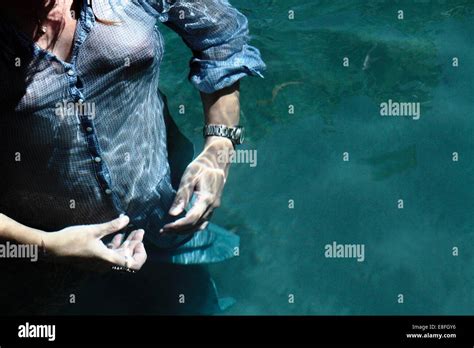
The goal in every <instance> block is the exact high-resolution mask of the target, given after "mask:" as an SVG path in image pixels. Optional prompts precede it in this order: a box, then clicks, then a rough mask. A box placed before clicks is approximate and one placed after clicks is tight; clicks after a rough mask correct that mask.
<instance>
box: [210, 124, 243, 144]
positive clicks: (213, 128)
mask: <svg viewBox="0 0 474 348" xmlns="http://www.w3.org/2000/svg"><path fill="white" fill-rule="evenodd" d="M203 133H204V137H210V136H217V137H224V138H227V139H230V141H232V143H233V144H234V145H240V144H242V143H243V142H244V127H241V126H235V127H228V126H226V125H223V124H208V125H205V126H204V129H203Z"/></svg>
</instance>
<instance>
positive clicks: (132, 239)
mask: <svg viewBox="0 0 474 348" xmlns="http://www.w3.org/2000/svg"><path fill="white" fill-rule="evenodd" d="M144 233H145V231H143V230H135V231H133V232H132V233H130V235H129V236H128V238H127V239H126V240H125V241H124V242H123V243H122V244H121V245H120V247H119V248H116V249H107V248H105V250H101V252H100V255H99V257H101V258H102V259H103V260H104V261H107V262H108V263H110V264H112V265H117V266H122V267H127V268H130V269H133V270H139V269H140V268H141V267H142V266H143V264H144V263H145V261H146V259H147V253H146V250H145V246H144V244H143V236H144Z"/></svg>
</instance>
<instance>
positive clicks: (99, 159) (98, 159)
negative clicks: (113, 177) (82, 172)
mask: <svg viewBox="0 0 474 348" xmlns="http://www.w3.org/2000/svg"><path fill="white" fill-rule="evenodd" d="M94 161H96V162H97V163H99V162H100V161H102V158H100V157H96V158H94Z"/></svg>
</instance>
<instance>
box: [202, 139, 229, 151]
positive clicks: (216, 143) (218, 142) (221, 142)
mask: <svg viewBox="0 0 474 348" xmlns="http://www.w3.org/2000/svg"><path fill="white" fill-rule="evenodd" d="M204 148H205V149H206V148H212V149H217V150H233V149H234V144H233V143H232V140H230V139H228V138H224V137H219V136H208V137H206V140H205V142H204Z"/></svg>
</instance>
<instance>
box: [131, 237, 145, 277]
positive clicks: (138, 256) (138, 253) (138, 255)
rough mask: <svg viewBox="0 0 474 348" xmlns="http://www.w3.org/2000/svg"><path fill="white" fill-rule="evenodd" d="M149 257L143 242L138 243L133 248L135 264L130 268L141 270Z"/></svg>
mask: <svg viewBox="0 0 474 348" xmlns="http://www.w3.org/2000/svg"><path fill="white" fill-rule="evenodd" d="M146 259H147V253H146V250H145V246H144V245H143V243H142V242H139V243H137V245H136V246H135V248H134V249H133V261H134V263H133V265H131V267H130V268H132V269H134V270H139V269H140V268H141V267H142V266H143V265H144V264H145V261H146Z"/></svg>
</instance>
